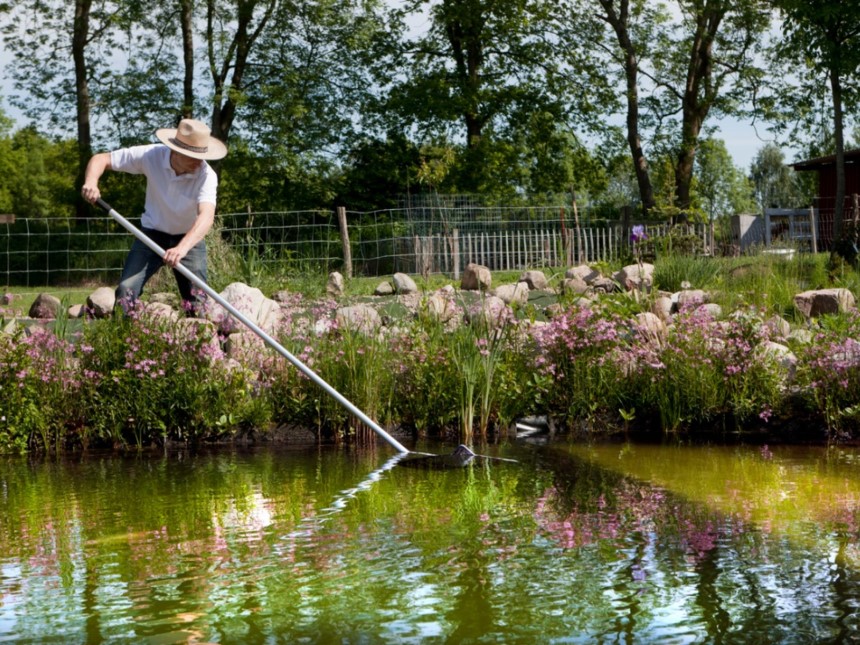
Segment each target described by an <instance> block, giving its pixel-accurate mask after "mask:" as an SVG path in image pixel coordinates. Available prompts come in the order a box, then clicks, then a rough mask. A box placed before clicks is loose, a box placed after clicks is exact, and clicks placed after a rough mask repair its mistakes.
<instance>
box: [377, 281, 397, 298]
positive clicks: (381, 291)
mask: <svg viewBox="0 0 860 645" xmlns="http://www.w3.org/2000/svg"><path fill="white" fill-rule="evenodd" d="M373 295H374V296H393V295H394V287H392V286H391V283H390V282H387V281H386V282H380V283H379V284H378V285H376V289H374V290H373Z"/></svg>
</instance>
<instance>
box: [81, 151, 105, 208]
mask: <svg viewBox="0 0 860 645" xmlns="http://www.w3.org/2000/svg"><path fill="white" fill-rule="evenodd" d="M110 169H111V165H110V153H109V152H100V153H99V154H97V155H93V156H92V157H91V158H90V161H89V163H88V164H87V171H86V174H85V175H84V185H83V187H82V188H81V195H82V196H83V198H84V199H85V200H87V201H88V202H89V203H91V204H95V203H96V200H97V199H99V198H100V197H101V192H100V191H99V179H101V176H102V175H103V174H104V172H105V170H110Z"/></svg>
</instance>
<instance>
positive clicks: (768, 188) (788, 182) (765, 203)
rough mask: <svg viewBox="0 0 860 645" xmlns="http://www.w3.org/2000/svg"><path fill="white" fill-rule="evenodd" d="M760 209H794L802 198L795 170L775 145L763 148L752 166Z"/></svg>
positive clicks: (751, 170)
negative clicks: (786, 162) (787, 163)
mask: <svg viewBox="0 0 860 645" xmlns="http://www.w3.org/2000/svg"><path fill="white" fill-rule="evenodd" d="M750 177H751V179H752V182H753V186H754V187H755V198H756V202H758V205H759V209H760V210H761V211H764V209H766V208H793V207H796V206H799V205H801V201H802V197H801V191H800V190H799V186H798V182H797V176H796V173H795V172H794V170H792V169H791V168H790V167H789V166H787V165H786V164H785V155H784V154H783V152H782V149H781V148H780V147H779V146H777V145H776V144H775V143H768V144H767V145H765V146H764V147H763V148H761V149H760V150H759V151H758V153H757V154H756V156H755V159H753V162H752V164H751V166H750Z"/></svg>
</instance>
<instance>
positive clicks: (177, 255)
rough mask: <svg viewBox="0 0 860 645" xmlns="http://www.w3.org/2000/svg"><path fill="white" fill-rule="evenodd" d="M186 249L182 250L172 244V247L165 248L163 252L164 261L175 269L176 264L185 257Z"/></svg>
mask: <svg viewBox="0 0 860 645" xmlns="http://www.w3.org/2000/svg"><path fill="white" fill-rule="evenodd" d="M186 253H187V251H183V250H182V249H180V248H179V247H178V246H174V247H173V248H172V249H167V250H166V251H165V252H164V263H165V264H166V265H167V266H169V267H171V268H172V269H175V268H176V266H177V265H178V264H179V263H180V262H182V258H184V257H185V255H186Z"/></svg>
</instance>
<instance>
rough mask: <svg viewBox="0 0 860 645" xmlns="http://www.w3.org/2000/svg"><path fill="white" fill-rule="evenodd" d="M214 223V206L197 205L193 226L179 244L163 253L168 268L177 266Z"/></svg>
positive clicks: (209, 204) (203, 203) (202, 203)
mask: <svg viewBox="0 0 860 645" xmlns="http://www.w3.org/2000/svg"><path fill="white" fill-rule="evenodd" d="M214 222H215V204H212V203H209V202H201V203H200V204H197V219H196V220H195V221H194V226H192V227H191V230H189V231H188V232H187V233H186V234H185V237H183V238H182V239H181V240H180V241H179V244H177V245H176V246H174V247H173V248H172V249H167V251H165V253H164V263H165V264H166V265H168V266H170V267H175V266H176V265H177V264H179V263H180V262H181V261H182V258H184V257H185V256H186V254H187V253H188V251H190V250H191V247H193V246H194V245H195V244H197V243H198V242H199V241H200V240H202V239H203V238H204V237H206V234H207V233H208V232H209V229H211V228H212V224H213V223H214Z"/></svg>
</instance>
